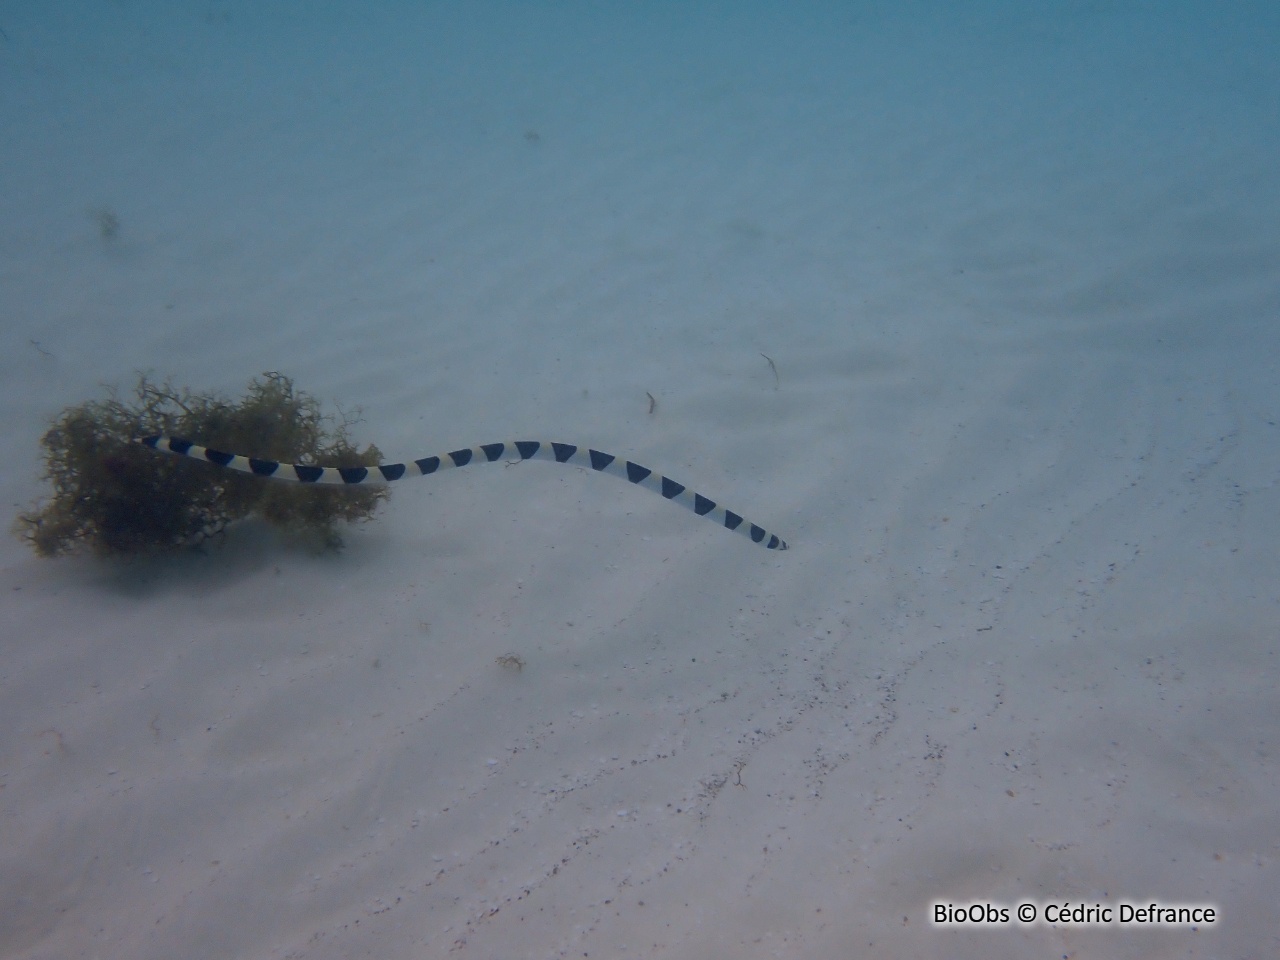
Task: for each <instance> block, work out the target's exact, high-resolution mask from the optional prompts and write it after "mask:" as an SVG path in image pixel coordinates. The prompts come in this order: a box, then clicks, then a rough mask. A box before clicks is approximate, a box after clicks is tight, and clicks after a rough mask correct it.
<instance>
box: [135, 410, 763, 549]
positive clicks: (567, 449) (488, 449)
mask: <svg viewBox="0 0 1280 960" xmlns="http://www.w3.org/2000/svg"><path fill="white" fill-rule="evenodd" d="M137 442H138V443H141V444H142V445H143V446H147V447H150V448H151V449H152V450H159V451H161V452H163V453H174V454H178V455H179V456H183V457H191V458H192V459H194V460H204V461H207V462H208V463H212V464H216V465H217V466H219V467H227V468H228V469H231V470H239V471H240V472H241V473H251V474H253V475H254V476H258V477H274V478H276V479H278V480H290V481H294V482H296V483H327V484H334V485H339V486H352V485H354V484H359V483H390V482H392V481H393V480H400V479H402V478H403V477H425V476H429V475H430V474H433V473H437V472H439V471H441V470H448V469H450V468H451V467H466V466H469V465H471V464H473V463H496V462H497V461H499V460H507V459H508V458H510V459H512V460H515V461H520V460H550V461H553V462H555V463H565V464H570V465H571V466H575V467H589V468H590V469H592V470H594V471H596V472H597V473H608V474H612V475H613V476H615V477H621V478H622V479H624V480H628V481H630V482H631V483H633V484H635V485H636V486H637V487H644V488H646V489H648V490H652V491H653V492H654V493H658V494H661V495H662V496H663V497H664V498H666V499H667V500H670V501H671V502H672V503H678V504H680V505H681V506H683V507H687V508H688V509H690V510H692V511H693V512H694V513H696V514H697V515H698V516H700V517H706V518H707V519H708V520H710V521H712V522H713V523H718V524H720V525H721V526H722V527H724V528H725V529H726V530H732V531H733V532H734V533H740V534H742V535H743V536H744V537H748V538H750V539H751V540H752V541H753V542H755V543H758V544H760V545H761V546H763V547H764V548H765V549H766V550H786V549H787V543H786V541H785V540H783V539H781V538H780V537H778V536H777V535H776V534H772V533H770V532H769V531H768V530H765V529H764V528H763V527H758V526H756V525H755V524H754V523H751V522H750V521H749V520H746V519H745V518H744V517H743V516H742V515H741V514H738V513H734V512H733V511H732V510H728V509H725V508H724V507H722V506H720V505H719V504H718V503H716V502H715V501H714V500H711V499H708V498H707V497H704V496H703V495H702V494H700V493H694V492H693V491H692V490H690V489H689V488H688V487H686V486H685V485H684V484H682V483H677V482H676V481H675V480H672V479H671V478H670V477H664V476H662V474H660V473H654V472H653V471H652V470H650V469H649V468H648V467H642V466H640V464H638V463H632V462H631V461H630V460H620V459H619V458H617V457H615V456H614V455H613V454H611V453H601V452H600V451H599V450H592V449H590V448H588V447H580V446H577V445H575V444H572V443H553V442H550V441H546V440H515V441H504V442H501V443H486V444H482V445H480V446H478V447H467V448H464V449H462V450H454V451H451V452H450V453H445V454H441V455H440V456H436V457H423V458H422V459H420V460H414V461H412V462H410V463H384V464H380V465H379V466H376V467H312V466H306V465H303V464H300V463H278V462H277V461H275V460H259V459H257V458H255V457H244V456H240V455H239V454H235V453H224V452H223V451H221V450H213V449H211V448H209V447H202V446H200V445H199V444H195V443H192V442H191V441H190V440H183V439H181V438H179V437H165V436H160V435H156V436H150V437H142V438H140V439H139V440H138V441H137Z"/></svg>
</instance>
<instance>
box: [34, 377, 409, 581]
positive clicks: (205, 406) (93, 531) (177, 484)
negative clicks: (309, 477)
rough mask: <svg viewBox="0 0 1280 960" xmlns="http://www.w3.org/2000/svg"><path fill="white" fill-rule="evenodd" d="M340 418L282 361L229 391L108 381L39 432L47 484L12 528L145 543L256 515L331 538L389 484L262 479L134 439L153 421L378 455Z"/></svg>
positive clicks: (313, 457) (209, 439)
mask: <svg viewBox="0 0 1280 960" xmlns="http://www.w3.org/2000/svg"><path fill="white" fill-rule="evenodd" d="M349 426H350V421H349V420H347V419H346V418H345V417H342V418H341V419H340V420H339V421H337V422H335V421H334V420H333V419H332V418H330V417H327V416H325V415H324V413H323V411H322V410H321V406H320V404H319V402H318V401H317V400H316V399H315V398H314V397H311V396H310V395H308V394H306V393H303V392H301V391H299V390H297V389H295V388H294V385H293V381H292V380H291V379H289V378H288V377H286V376H284V375H283V374H281V373H274V372H270V373H264V374H263V375H262V376H261V377H260V378H257V379H254V380H252V381H250V383H249V386H248V390H247V392H246V394H245V396H244V397H243V398H242V399H241V400H239V401H237V402H233V401H230V400H227V399H225V398H223V397H220V396H217V395H211V394H197V393H193V392H192V391H191V390H189V389H187V388H182V389H177V388H175V387H174V386H173V384H172V383H171V382H170V381H168V380H166V381H164V382H163V383H156V382H154V381H152V380H151V379H150V378H149V377H147V376H145V375H141V376H139V378H138V383H137V385H136V386H135V387H134V390H133V397H132V398H128V399H126V398H122V397H120V396H118V395H117V394H116V392H115V391H111V392H110V394H109V396H108V398H107V399H106V400H92V401H89V402H86V403H82V404H79V405H77V406H74V407H68V408H67V409H66V410H64V411H63V412H62V414H61V415H60V416H59V417H58V419H57V421H56V422H55V423H54V425H53V426H52V427H51V428H50V429H49V431H48V432H47V433H46V434H45V435H44V437H43V439H42V440H41V445H42V446H43V448H44V453H45V458H44V459H45V479H47V480H48V481H49V482H50V483H51V484H52V486H53V495H52V496H51V497H50V498H49V499H48V500H46V501H43V502H41V503H37V504H35V505H34V506H33V507H32V508H31V510H29V511H28V512H25V513H23V514H21V515H19V517H18V518H17V521H16V522H15V524H14V529H15V532H16V533H17V534H18V535H19V536H20V537H22V538H23V539H24V540H26V541H27V542H29V543H30V544H31V546H32V548H33V549H34V550H35V551H36V552H37V553H38V554H40V555H41V556H45V557H52V556H57V555H59V554H63V553H68V552H71V551H74V550H77V549H88V550H90V551H92V552H93V553H95V554H97V555H99V556H108V555H113V554H147V553H157V552H164V551H171V550H176V549H180V548H183V547H189V546H193V545H197V544H200V543H203V542H204V541H205V540H208V539H210V538H212V537H218V536H220V535H222V534H223V533H224V532H225V531H226V529H227V528H228V527H229V526H230V525H231V524H233V523H235V522H236V521H237V520H241V519H244V518H245V517H249V516H254V515H256V516H260V517H262V518H264V519H265V520H267V521H268V522H269V523H271V524H273V525H275V526H277V527H280V528H282V529H284V530H286V531H289V532H291V533H300V534H304V535H306V536H308V537H315V538H316V539H317V540H318V542H319V543H320V544H322V545H323V546H326V547H338V546H341V542H342V541H341V537H340V536H339V534H338V521H340V520H341V521H348V522H355V521H360V520H367V519H369V518H370V517H371V516H372V515H373V512H374V510H375V509H376V508H377V506H378V504H379V503H381V502H382V501H383V500H385V499H386V498H387V496H388V491H387V488H386V487H378V486H358V487H351V488H347V487H327V486H310V485H303V484H297V483H287V482H283V481H271V480H264V479H262V478H260V477H253V476H249V475H246V474H242V473H237V472H235V471H232V470H224V469H222V468H220V467H216V466H214V465H212V464H207V463H200V462H198V461H195V460H190V459H187V458H185V457H171V456H165V455H163V454H158V453H157V452H155V451H154V450H150V449H148V448H146V447H144V446H142V445H140V444H137V443H134V442H133V441H134V440H135V439H136V438H138V437H144V436H148V435H150V434H157V433H159V434H165V435H168V436H177V437H184V438H187V439H190V440H193V441H195V442H198V443H200V444H203V445H206V446H210V447H213V448H214V449H218V450H228V451H232V452H234V453H242V454H245V455H248V456H253V457H260V458H262V459H269V460H279V461H283V462H286V463H308V464H315V465H319V466H372V465H374V464H377V463H378V462H380V461H381V459H382V454H381V452H380V451H379V450H378V448H377V447H374V446H372V445H370V446H368V447H366V448H365V449H364V450H363V451H361V450H358V449H357V448H356V447H355V445H354V444H353V443H352V442H351V440H350V439H349V438H348V436H347V428H348V427H349Z"/></svg>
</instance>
